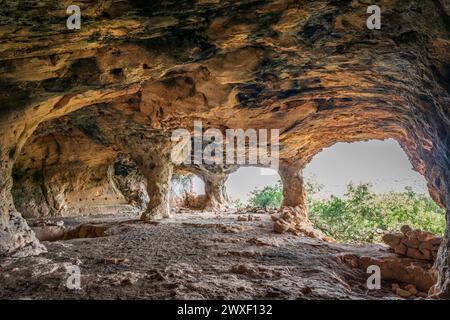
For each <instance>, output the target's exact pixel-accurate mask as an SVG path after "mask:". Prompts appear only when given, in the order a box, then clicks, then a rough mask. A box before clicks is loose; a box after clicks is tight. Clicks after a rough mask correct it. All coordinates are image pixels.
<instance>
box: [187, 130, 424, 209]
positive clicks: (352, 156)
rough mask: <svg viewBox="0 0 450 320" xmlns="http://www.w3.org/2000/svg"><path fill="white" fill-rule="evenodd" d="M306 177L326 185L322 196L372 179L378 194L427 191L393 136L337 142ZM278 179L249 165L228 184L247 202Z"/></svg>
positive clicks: (313, 163) (199, 186)
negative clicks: (254, 191)
mask: <svg viewBox="0 0 450 320" xmlns="http://www.w3.org/2000/svg"><path fill="white" fill-rule="evenodd" d="M266 170H267V169H266ZM304 176H305V179H306V180H311V179H313V180H314V181H316V182H317V183H319V184H322V185H323V190H322V191H321V193H320V194H319V196H320V197H329V196H330V195H332V194H333V195H335V196H343V195H344V193H345V191H346V186H347V184H348V183H349V182H351V181H352V182H354V183H355V184H356V183H359V182H371V183H372V184H373V190H374V191H375V192H377V193H385V192H389V191H391V190H393V191H403V190H404V188H405V187H406V186H411V187H412V188H413V190H414V191H416V192H418V193H427V192H428V191H427V188H426V181H425V178H424V177H422V176H421V175H420V174H419V173H417V172H415V171H414V170H413V169H412V165H411V163H410V162H409V160H408V158H407V156H406V154H405V153H404V151H403V150H402V149H401V147H400V145H399V144H398V143H397V142H396V141H395V140H392V139H389V140H385V141H376V140H372V141H368V142H356V143H337V144H335V145H333V146H332V147H330V148H327V149H324V150H323V151H322V152H320V153H319V154H317V155H316V156H315V157H314V158H313V160H312V161H311V162H310V163H309V164H308V165H307V166H306V168H305V170H304ZM279 179H280V177H279V176H278V174H277V173H276V172H274V175H269V176H268V175H261V169H260V168H255V167H246V168H241V169H239V170H238V171H236V172H235V173H233V174H231V175H230V177H229V178H228V181H227V184H226V186H227V190H228V193H229V195H230V196H231V198H232V199H240V200H241V201H242V202H244V203H245V202H246V201H247V200H248V198H249V193H250V192H251V191H252V190H254V189H255V188H263V187H264V186H266V185H275V184H276V183H277V181H278V180H279ZM202 188H204V187H203V183H202V182H201V180H200V179H196V182H194V189H195V191H197V192H198V193H203V192H201V191H202Z"/></svg>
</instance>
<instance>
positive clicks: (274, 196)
mask: <svg viewBox="0 0 450 320" xmlns="http://www.w3.org/2000/svg"><path fill="white" fill-rule="evenodd" d="M250 195H251V197H250V199H249V200H248V202H249V206H250V207H252V208H264V209H268V208H279V207H280V206H281V203H282V201H283V193H282V191H281V183H278V184H277V185H275V186H267V187H264V188H263V189H262V190H259V189H256V190H254V191H252V192H251V193H250Z"/></svg>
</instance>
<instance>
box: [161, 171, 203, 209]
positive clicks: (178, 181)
mask: <svg viewBox="0 0 450 320" xmlns="http://www.w3.org/2000/svg"><path fill="white" fill-rule="evenodd" d="M205 197H206V195H205V183H204V181H203V179H202V178H201V177H200V176H198V175H196V174H195V173H191V172H175V173H174V174H173V175H172V178H171V181H170V205H171V208H173V209H174V210H175V211H177V210H180V209H183V208H184V209H191V210H202V209H203V207H204V203H205Z"/></svg>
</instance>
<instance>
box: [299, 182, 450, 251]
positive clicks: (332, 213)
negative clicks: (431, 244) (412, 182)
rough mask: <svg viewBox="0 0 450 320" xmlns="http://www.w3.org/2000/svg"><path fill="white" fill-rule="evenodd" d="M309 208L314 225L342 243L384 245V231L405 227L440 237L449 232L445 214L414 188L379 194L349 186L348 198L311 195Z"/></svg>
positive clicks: (368, 185)
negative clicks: (382, 242) (446, 226)
mask: <svg viewBox="0 0 450 320" xmlns="http://www.w3.org/2000/svg"><path fill="white" fill-rule="evenodd" d="M308 209H309V218H310V220H311V222H312V223H313V224H314V226H315V227H316V228H318V229H321V230H322V231H323V232H324V233H325V234H327V235H329V236H331V237H333V238H335V239H336V240H338V241H340V242H352V243H367V242H372V243H375V242H381V236H382V232H383V231H398V230H400V227H401V226H403V225H405V224H407V225H409V226H411V227H412V228H415V229H422V230H426V231H430V232H432V233H435V234H440V235H442V234H443V232H444V229H445V211H444V210H443V209H441V208H439V207H438V206H437V205H436V203H435V202H434V201H433V200H432V199H431V198H430V197H428V196H425V195H422V194H416V193H414V192H413V191H412V190H411V188H406V189H405V191H404V192H399V193H398V192H389V193H386V194H375V193H373V192H372V191H371V185H370V184H367V183H363V184H359V185H357V186H354V185H353V184H349V185H348V186H347V193H346V195H345V197H344V198H337V197H333V196H332V197H331V198H330V199H325V200H316V199H313V197H312V195H310V196H309V197H308Z"/></svg>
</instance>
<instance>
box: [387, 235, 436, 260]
mask: <svg viewBox="0 0 450 320" xmlns="http://www.w3.org/2000/svg"><path fill="white" fill-rule="evenodd" d="M400 231H401V232H398V233H387V234H385V235H384V236H383V241H384V242H385V243H386V244H387V245H388V246H389V247H391V248H392V250H393V251H394V252H395V253H397V254H399V255H402V256H407V257H409V258H413V259H419V260H427V261H434V260H435V259H436V256H437V252H438V250H439V246H440V245H441V242H442V238H441V237H437V236H435V235H434V234H432V233H430V232H425V231H421V230H413V229H412V228H411V227H409V226H403V227H402V228H401V229H400Z"/></svg>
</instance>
